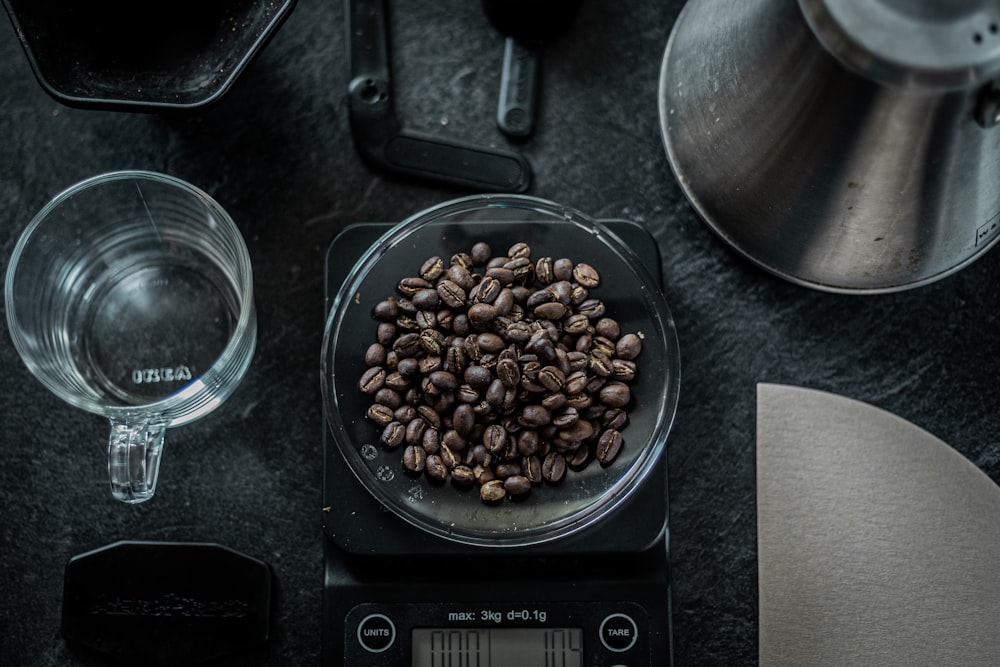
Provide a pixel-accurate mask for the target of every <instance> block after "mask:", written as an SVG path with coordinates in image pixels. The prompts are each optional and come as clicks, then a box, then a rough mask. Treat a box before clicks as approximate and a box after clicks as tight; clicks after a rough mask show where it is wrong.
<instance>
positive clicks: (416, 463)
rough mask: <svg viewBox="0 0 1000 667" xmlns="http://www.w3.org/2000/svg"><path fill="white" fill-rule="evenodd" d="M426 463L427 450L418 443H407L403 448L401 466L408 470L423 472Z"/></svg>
mask: <svg viewBox="0 0 1000 667" xmlns="http://www.w3.org/2000/svg"><path fill="white" fill-rule="evenodd" d="M426 464H427V452H425V451H424V448H423V447H421V446H420V445H409V446H408V447H407V448H406V449H404V450H403V467H404V468H406V469H407V470H409V471H410V472H423V471H424V466H426Z"/></svg>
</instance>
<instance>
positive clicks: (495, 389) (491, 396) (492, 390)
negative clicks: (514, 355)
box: [484, 362, 516, 408]
mask: <svg viewBox="0 0 1000 667" xmlns="http://www.w3.org/2000/svg"><path fill="white" fill-rule="evenodd" d="M515 364H516V362H515ZM498 371H499V364H498ZM506 392H507V387H506V386H505V385H504V383H503V382H502V381H501V380H500V378H495V379H493V381H492V382H490V386H489V387H487V388H486V394H485V395H484V398H485V400H486V402H487V403H489V404H490V405H492V406H493V407H494V408H498V407H500V406H501V405H503V397H504V394H505V393H506Z"/></svg>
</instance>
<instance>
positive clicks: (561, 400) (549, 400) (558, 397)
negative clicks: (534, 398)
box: [541, 391, 566, 410]
mask: <svg viewBox="0 0 1000 667" xmlns="http://www.w3.org/2000/svg"><path fill="white" fill-rule="evenodd" d="M541 405H542V407H545V408H548V409H549V410H559V409H561V408H562V407H564V406H565V405H566V394H564V393H562V392H561V391H554V392H552V393H551V394H546V395H545V396H542V401H541Z"/></svg>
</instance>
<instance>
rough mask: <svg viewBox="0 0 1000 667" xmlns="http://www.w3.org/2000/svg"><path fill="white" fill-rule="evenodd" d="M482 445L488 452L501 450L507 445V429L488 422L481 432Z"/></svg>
mask: <svg viewBox="0 0 1000 667" xmlns="http://www.w3.org/2000/svg"><path fill="white" fill-rule="evenodd" d="M483 446H485V447H486V449H487V451H489V453H490V454H494V455H496V454H498V453H500V452H503V451H504V449H505V448H506V447H507V430H506V429H505V428H504V427H503V426H500V425H499V424H490V425H489V426H487V427H486V430H485V431H484V432H483Z"/></svg>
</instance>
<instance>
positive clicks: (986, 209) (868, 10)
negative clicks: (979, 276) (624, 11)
mask: <svg viewBox="0 0 1000 667" xmlns="http://www.w3.org/2000/svg"><path fill="white" fill-rule="evenodd" d="M998 76H1000V3H998V2H996V0H923V1H920V0H910V1H904V0H799V1H798V2H795V0H744V1H740V2H735V1H731V0H690V2H689V3H688V5H687V6H686V7H685V8H684V10H683V12H682V13H681V15H680V17H679V18H678V20H677V23H676V25H675V26H674V29H673V32H672V34H671V37H670V40H669V42H668V44H667V48H666V52H665V55H664V60H663V66H662V70H661V76H660V90H659V104H660V109H659V111H660V120H661V128H662V132H663V140H664V143H665V146H666V150H667V155H668V158H669V160H670V164H671V167H672V169H673V171H674V174H675V176H676V177H677V180H678V182H679V183H680V185H681V187H682V188H683V189H684V191H685V193H686V195H687V197H688V198H689V199H690V201H691V203H692V204H693V206H694V207H695V208H696V209H697V211H698V212H699V213H700V214H701V216H702V217H703V218H704V219H705V221H706V222H707V223H708V225H709V226H710V227H711V228H712V229H713V230H714V231H715V232H716V233H717V234H718V235H719V236H720V237H721V238H722V239H723V240H725V241H726V242H727V243H729V244H730V245H731V246H732V247H733V248H735V249H736V250H737V251H738V252H739V253H741V254H742V255H744V256H746V257H747V258H748V259H750V260H751V261H753V262H755V263H756V264H758V265H760V266H761V267H763V268H765V269H767V270H769V271H771V272H773V273H775V274H777V275H779V276H782V277H784V278H786V279H788V280H791V281H793V282H796V283H799V284H802V285H806V286H809V287H813V288H817V289H821V290H827V291H833V292H847V293H872V292H888V291H895V290H902V289H907V288H911V287H916V286H918V285H923V284H926V283H929V282H931V281H934V280H936V279H939V278H942V277H944V276H946V275H948V274H950V273H952V272H954V271H956V270H958V269H960V268H962V267H963V266H965V265H967V264H969V263H970V262H972V261H973V260H975V259H976V258H978V257H980V256H981V255H982V254H983V253H985V252H986V251H987V250H988V249H989V248H990V247H992V246H993V245H994V244H996V242H997V240H998V239H1000V145H998V143H1000V128H996V127H995V126H996V125H997V124H998V122H1000V84H998V83H997V77H998Z"/></svg>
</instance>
